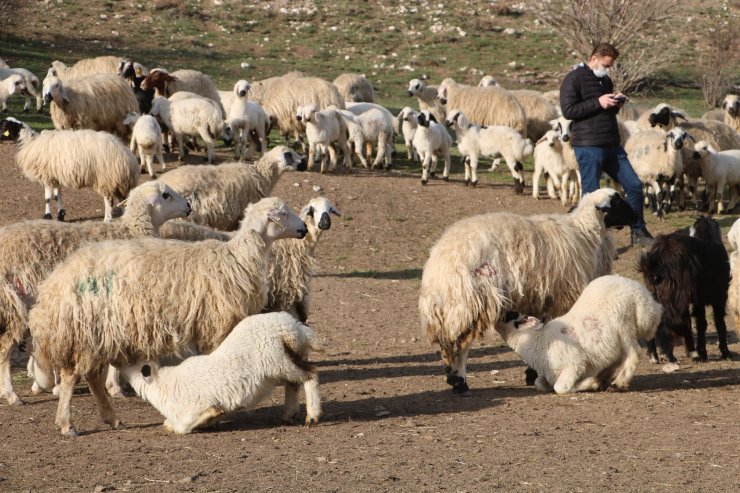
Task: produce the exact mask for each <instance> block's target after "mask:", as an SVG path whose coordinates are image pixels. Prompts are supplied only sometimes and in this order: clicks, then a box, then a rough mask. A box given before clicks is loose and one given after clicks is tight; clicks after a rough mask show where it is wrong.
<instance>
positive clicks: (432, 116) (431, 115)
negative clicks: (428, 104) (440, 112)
mask: <svg viewBox="0 0 740 493" xmlns="http://www.w3.org/2000/svg"><path fill="white" fill-rule="evenodd" d="M429 121H430V122H434V123H439V122H438V121H437V119H436V118H434V115H433V114H432V113H429Z"/></svg>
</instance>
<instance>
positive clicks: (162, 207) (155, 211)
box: [131, 181, 192, 228]
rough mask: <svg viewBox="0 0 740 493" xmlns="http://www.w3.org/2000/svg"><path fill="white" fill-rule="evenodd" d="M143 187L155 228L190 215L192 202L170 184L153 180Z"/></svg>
mask: <svg viewBox="0 0 740 493" xmlns="http://www.w3.org/2000/svg"><path fill="white" fill-rule="evenodd" d="M141 187H144V190H143V191H142V193H144V196H145V197H146V198H145V200H146V203H147V204H148V205H149V207H150V209H149V210H150V216H151V218H152V224H153V225H154V227H155V228H159V227H160V226H161V225H162V224H164V223H165V222H166V221H169V220H170V219H176V218H179V217H187V216H189V215H190V212H191V211H192V208H191V207H190V202H188V200H187V199H186V198H185V197H183V196H182V195H180V194H179V193H177V192H176V191H174V190H173V189H171V188H170V187H169V186H168V185H166V184H164V183H161V182H158V181H153V182H147V183H144V184H142V185H141ZM131 193H134V192H131Z"/></svg>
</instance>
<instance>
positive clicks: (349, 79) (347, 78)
mask: <svg viewBox="0 0 740 493" xmlns="http://www.w3.org/2000/svg"><path fill="white" fill-rule="evenodd" d="M332 84H334V85H335V86H336V88H337V90H339V94H341V96H342V98H344V102H345V103H349V102H352V103H372V102H373V100H374V99H375V93H374V91H373V85H372V84H371V83H370V81H369V80H367V78H365V74H340V75H339V76H337V78H336V79H334V81H333V82H332Z"/></svg>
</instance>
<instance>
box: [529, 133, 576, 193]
mask: <svg viewBox="0 0 740 493" xmlns="http://www.w3.org/2000/svg"><path fill="white" fill-rule="evenodd" d="M543 172H544V173H547V193H548V195H549V197H550V198H551V199H557V198H558V196H557V194H556V193H555V190H556V189H557V190H558V191H559V192H560V201H561V202H562V204H563V205H567V203H568V198H569V196H570V197H571V198H572V201H573V203H576V202H578V195H577V194H575V193H573V194H569V193H568V184H569V183H571V184H577V183H578V176H577V174H576V170H572V169H569V168H568V167H567V165H566V163H565V159H564V158H563V141H562V138H561V136H560V133H559V132H558V131H557V130H548V131H547V132H546V133H545V135H544V136H543V137H542V138H541V139H540V140H539V141H538V142H537V144H536V145H535V146H534V175H533V177H532V197H534V198H535V199H539V192H540V176H542V173H543Z"/></svg>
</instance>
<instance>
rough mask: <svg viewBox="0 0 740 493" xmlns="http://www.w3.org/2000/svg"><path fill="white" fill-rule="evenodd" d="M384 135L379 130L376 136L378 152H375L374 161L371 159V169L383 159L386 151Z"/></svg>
mask: <svg viewBox="0 0 740 493" xmlns="http://www.w3.org/2000/svg"><path fill="white" fill-rule="evenodd" d="M386 147H387V146H386V135H385V133H383V132H381V133H380V135H379V136H378V152H377V153H376V154H375V161H373V165H372V169H375V167H376V166H378V165H379V164H381V163H383V162H384V161H385V153H386V150H387V149H386Z"/></svg>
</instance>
